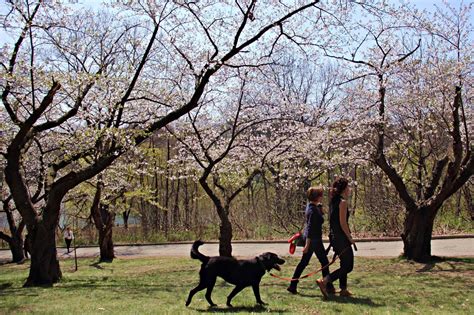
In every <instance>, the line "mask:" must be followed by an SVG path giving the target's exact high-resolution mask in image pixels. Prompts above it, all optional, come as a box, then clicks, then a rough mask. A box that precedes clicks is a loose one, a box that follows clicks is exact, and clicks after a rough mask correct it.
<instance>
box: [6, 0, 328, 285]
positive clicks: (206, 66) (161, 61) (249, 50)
mask: <svg viewBox="0 0 474 315" xmlns="http://www.w3.org/2000/svg"><path fill="white" fill-rule="evenodd" d="M318 2H319V1H313V2H310V1H308V3H305V4H301V5H292V6H287V5H283V4H278V5H276V4H275V5H273V4H272V5H268V6H266V5H264V4H258V5H257V4H256V1H250V2H249V3H240V2H236V3H235V4H232V5H230V4H221V3H215V4H214V3H210V5H207V4H199V3H174V2H168V1H165V2H160V3H159V4H158V3H142V2H133V3H130V2H129V1H121V2H117V3H115V5H116V6H115V7H113V8H111V9H110V11H109V12H108V13H107V12H98V13H95V12H87V11H86V10H83V9H79V10H76V11H71V8H70V7H68V6H67V5H61V3H56V2H55V3H54V4H51V3H48V2H46V1H44V2H43V1H38V2H34V3H30V2H29V1H27V2H18V1H8V2H7V4H8V9H7V10H8V14H6V15H5V16H4V17H3V19H2V26H3V27H4V28H5V29H6V30H7V31H8V32H10V33H11V34H17V39H16V40H15V41H14V43H13V44H11V45H8V44H7V45H5V46H4V48H3V49H2V50H1V64H2V67H1V69H2V70H1V71H2V72H1V85H2V105H3V108H4V109H5V110H6V112H7V113H8V119H9V121H8V123H9V124H10V125H11V126H12V128H13V129H14V130H15V133H14V134H13V135H12V137H11V138H10V139H9V142H8V146H7V149H6V152H2V153H3V155H4V157H5V159H6V161H7V165H6V167H5V178H6V182H7V184H8V186H9V189H10V191H11V193H12V196H13V200H14V202H15V205H16V208H17V209H18V211H19V212H20V214H21V216H22V218H23V219H24V220H25V223H26V226H27V229H28V231H29V233H31V235H32V261H31V267H30V273H29V276H28V279H27V281H26V283H25V286H36V285H51V284H53V283H55V282H57V281H59V279H60V278H61V271H60V268H59V263H58V260H57V257H56V246H55V230H56V227H57V224H58V220H59V214H60V205H61V201H62V200H63V198H64V196H65V195H66V194H67V192H68V191H70V190H71V189H73V188H74V187H75V186H77V185H79V184H80V183H82V182H84V181H86V180H89V179H91V178H93V177H94V176H96V175H97V174H99V173H100V172H102V171H103V170H104V169H106V168H107V167H108V166H110V165H111V164H112V163H113V162H114V161H115V160H116V159H117V158H118V157H120V156H121V155H122V154H124V153H125V152H127V150H129V149H130V148H132V147H133V146H136V145H139V144H140V143H142V142H143V141H144V140H145V139H147V138H148V137H149V135H150V134H152V133H153V132H155V131H157V130H159V129H160V128H163V127H165V126H166V125H168V124H169V123H171V122H173V121H175V120H177V119H179V118H180V117H182V116H183V115H186V114H187V113H188V112H189V111H191V110H192V109H193V108H196V107H197V106H199V105H200V103H201V98H202V96H203V94H204V93H205V92H206V90H207V87H208V86H213V85H215V84H218V82H217V81H216V80H214V79H213V78H214V76H215V75H216V74H218V73H220V72H224V71H225V69H230V68H232V67H236V66H239V65H254V64H258V63H260V62H265V59H266V58H268V57H267V55H268V54H269V52H271V51H272V48H273V47H275V46H276V45H277V44H278V43H279V41H281V40H282V38H288V37H291V36H290V35H293V36H297V35H298V34H299V33H300V30H298V29H297V24H295V23H294V21H293V20H295V18H296V17H299V16H304V14H305V12H306V11H308V12H309V9H311V8H314V6H315V4H317V3H318ZM224 12H227V13H226V14H223V13H224ZM117 17H118V18H117ZM301 31H307V30H301ZM197 34H199V36H197ZM289 34H290V35H289ZM178 86H179V87H181V89H180V90H179V91H177V89H176V87H178ZM45 134H48V135H50V136H51V137H54V139H56V141H55V143H54V145H55V149H54V150H52V151H50V152H49V157H48V158H47V163H46V165H48V166H49V167H48V171H45V172H47V174H48V176H47V181H46V182H47V184H46V185H45V186H44V188H43V194H42V206H41V211H38V210H37V209H36V208H35V207H34V205H33V202H32V199H31V195H32V194H31V193H30V187H29V186H28V185H27V183H26V181H25V179H24V174H23V173H22V171H21V169H22V161H23V158H24V156H25V154H28V152H27V150H26V149H27V148H28V145H29V144H30V143H31V142H32V141H33V140H34V139H38V138H42V136H43V135H45ZM43 138H46V137H43Z"/></svg>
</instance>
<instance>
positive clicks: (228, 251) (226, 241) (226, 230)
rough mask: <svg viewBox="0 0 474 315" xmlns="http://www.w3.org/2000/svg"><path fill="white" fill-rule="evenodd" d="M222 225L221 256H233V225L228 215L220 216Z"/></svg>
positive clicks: (220, 237) (220, 231)
mask: <svg viewBox="0 0 474 315" xmlns="http://www.w3.org/2000/svg"><path fill="white" fill-rule="evenodd" d="M222 210H223V209H222ZM219 217H220V218H221V224H220V226H219V234H220V235H219V255H220V256H226V257H231V256H232V224H231V223H230V221H229V218H228V216H227V215H226V214H224V215H219Z"/></svg>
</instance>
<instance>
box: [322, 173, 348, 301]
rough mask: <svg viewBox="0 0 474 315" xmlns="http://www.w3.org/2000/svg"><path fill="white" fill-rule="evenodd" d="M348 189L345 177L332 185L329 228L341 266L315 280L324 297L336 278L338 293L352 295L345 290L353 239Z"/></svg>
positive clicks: (332, 243)
mask: <svg viewBox="0 0 474 315" xmlns="http://www.w3.org/2000/svg"><path fill="white" fill-rule="evenodd" d="M350 191H351V189H350V187H349V182H348V180H347V179H345V178H339V179H337V180H336V181H335V182H334V183H333V185H332V197H331V201H330V204H329V230H330V239H331V245H332V246H333V248H334V251H335V253H336V254H337V255H339V260H340V264H341V267H340V268H339V269H337V270H335V271H334V272H332V273H331V274H329V275H328V276H325V277H324V278H323V279H318V280H317V281H316V282H317V283H318V285H319V288H320V289H321V292H322V293H323V295H324V296H325V297H327V286H328V285H329V284H330V283H332V282H334V281H335V280H338V279H339V287H340V288H341V292H340V295H341V296H351V295H352V294H351V292H349V290H347V274H348V273H350V272H351V271H352V269H353V267H354V252H353V251H352V247H351V245H352V244H354V241H353V240H352V236H351V230H350V229H349V224H348V221H349V211H348V207H347V201H346V199H347V198H348V197H349V194H350Z"/></svg>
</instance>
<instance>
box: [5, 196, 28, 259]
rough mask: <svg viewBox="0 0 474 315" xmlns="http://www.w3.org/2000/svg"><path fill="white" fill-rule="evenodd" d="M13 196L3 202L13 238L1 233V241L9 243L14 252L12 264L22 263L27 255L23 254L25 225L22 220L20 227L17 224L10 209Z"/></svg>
mask: <svg viewBox="0 0 474 315" xmlns="http://www.w3.org/2000/svg"><path fill="white" fill-rule="evenodd" d="M11 199H12V197H11V196H9V197H8V198H6V199H5V200H3V211H4V212H5V214H6V215H7V221H8V226H9V228H10V233H11V236H9V235H7V234H5V233H3V232H2V231H0V239H2V240H4V241H5V242H7V243H8V246H9V247H10V251H11V252H12V262H14V263H20V262H22V261H23V260H25V255H24V252H23V237H22V233H23V229H24V227H25V223H24V221H23V220H22V221H21V222H20V224H19V225H18V227H17V226H16V224H15V219H14V217H13V213H12V209H11V208H10V200H11Z"/></svg>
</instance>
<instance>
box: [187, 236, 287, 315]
mask: <svg viewBox="0 0 474 315" xmlns="http://www.w3.org/2000/svg"><path fill="white" fill-rule="evenodd" d="M202 244H204V243H203V242H202V241H195V242H194V244H193V246H192V248H191V258H193V259H199V260H200V261H202V265H201V270H200V271H199V277H200V280H199V284H198V286H197V287H195V288H194V289H192V290H191V291H190V292H189V296H188V299H187V301H186V306H188V305H189V304H191V300H192V298H193V296H194V294H196V293H197V292H198V291H201V290H204V289H206V288H207V291H206V300H207V302H209V304H210V305H211V306H216V304H214V302H212V300H211V294H212V289H213V288H214V285H215V284H216V279H217V277H221V278H222V279H224V280H225V281H227V282H229V283H232V284H234V285H235V288H234V290H232V292H231V293H230V294H229V296H228V297H227V306H229V307H232V305H231V304H230V302H231V301H232V299H233V298H234V296H236V295H237V293H239V292H240V291H242V289H244V288H245V287H249V286H252V289H253V293H254V294H255V298H256V299H257V303H258V304H265V303H264V302H263V301H262V299H261V298H260V280H262V277H263V275H264V274H265V272H266V271H270V270H271V269H272V268H275V269H276V270H280V266H279V265H282V264H284V263H285V261H284V260H283V259H281V258H280V257H278V255H277V254H274V253H264V254H262V255H259V256H257V257H255V258H253V259H248V260H237V259H235V258H233V257H223V256H215V257H208V256H205V255H203V254H201V253H200V252H199V249H198V248H199V246H201V245H202Z"/></svg>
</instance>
